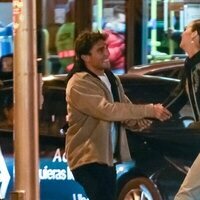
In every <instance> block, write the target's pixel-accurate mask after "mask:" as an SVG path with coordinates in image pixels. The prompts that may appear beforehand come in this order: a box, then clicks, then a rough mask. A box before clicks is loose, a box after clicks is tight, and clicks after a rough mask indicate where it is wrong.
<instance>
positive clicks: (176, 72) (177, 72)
mask: <svg viewBox="0 0 200 200" xmlns="http://www.w3.org/2000/svg"><path fill="white" fill-rule="evenodd" d="M181 73H182V69H181V68H180V67H177V68H167V69H164V70H162V69H160V70H154V71H149V72H147V75H155V76H162V77H169V78H177V79H180V76H181Z"/></svg>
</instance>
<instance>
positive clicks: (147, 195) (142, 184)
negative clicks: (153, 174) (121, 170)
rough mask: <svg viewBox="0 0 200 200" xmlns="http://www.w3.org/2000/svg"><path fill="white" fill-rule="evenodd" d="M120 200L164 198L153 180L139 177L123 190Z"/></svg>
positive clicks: (158, 199) (159, 199)
mask: <svg viewBox="0 0 200 200" xmlns="http://www.w3.org/2000/svg"><path fill="white" fill-rule="evenodd" d="M118 200H162V198H161V196H160V193H159V191H158V189H157V188H156V186H155V185H154V183H153V182H152V181H151V180H149V179H148V178H145V177H137V178H134V179H131V180H130V181H128V182H127V183H126V184H125V185H124V186H123V187H122V188H121V191H120V193H119V196H118Z"/></svg>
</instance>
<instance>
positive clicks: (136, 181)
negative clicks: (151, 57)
mask: <svg viewBox="0 0 200 200" xmlns="http://www.w3.org/2000/svg"><path fill="white" fill-rule="evenodd" d="M65 79H66V76H65V75H63V76H62V75H57V76H51V77H44V78H43V99H44V102H43V106H42V109H41V110H40V111H39V115H40V116H39V119H40V121H39V131H40V139H39V142H40V169H39V178H40V191H41V195H40V197H41V200H57V199H59V200H62V199H63V200H64V199H67V200H79V199H87V197H86V196H85V193H84V190H83V188H82V187H81V186H80V185H79V184H78V183H77V182H75V181H74V180H73V175H72V173H71V171H70V170H69V167H68V165H67V160H66V159H65V156H64V143H65V139H64V138H65V136H64V135H62V134H60V130H62V127H63V126H64V125H65V123H66V122H65V121H66V114H67V113H66V101H65V87H66V85H65ZM120 79H121V81H122V84H123V86H124V89H125V93H126V94H127V95H128V96H129V98H130V99H131V101H132V102H134V103H149V102H163V101H164V99H165V98H166V97H167V96H168V94H169V93H170V91H171V90H172V89H174V88H175V87H176V85H177V84H178V83H179V80H178V79H172V78H164V77H155V76H146V75H134V74H125V75H121V76H120ZM2 83H3V84H2V85H1V86H0V101H1V103H0V106H1V107H0V109H1V112H0V113H1V116H0V117H1V123H0V149H1V150H0V162H1V163H0V172H1V173H0V182H1V184H0V191H1V192H0V195H1V196H0V199H8V198H9V195H10V192H11V190H12V189H13V181H14V179H15V177H14V173H13V171H14V170H13V169H14V160H13V126H12V123H10V122H12V120H11V121H10V120H9V116H12V106H13V104H12V99H13V97H12V96H13V95H12V92H13V87H12V80H6V81H3V82H2ZM8 111H11V114H10V115H9V114H8V113H9V112H8ZM188 119H190V118H187V117H182V116H181V115H180V113H175V115H174V117H173V118H172V119H171V120H170V121H168V122H164V123H160V122H158V121H155V122H154V123H153V125H152V127H151V128H150V129H148V130H144V131H143V132H130V131H128V130H127V135H128V140H129V145H130V149H131V153H132V158H133V161H132V162H129V163H120V164H118V165H117V166H116V169H117V181H118V200H125V199H130V200H131V199H138V198H140V199H147V200H161V199H163V200H164V199H165V200H167V199H172V198H173V196H174V194H175V193H176V191H177V190H178V187H179V186H180V183H181V181H182V180H183V177H184V176H185V173H186V172H187V169H188V168H186V167H188V166H190V164H191V162H192V161H193V160H194V158H195V156H196V155H197V153H198V150H199V149H198V145H197V144H198V133H197V131H196V132H195V131H193V130H189V129H187V128H186V123H187V122H188ZM2 166H4V167H2ZM52 188H55V189H54V190H52Z"/></svg>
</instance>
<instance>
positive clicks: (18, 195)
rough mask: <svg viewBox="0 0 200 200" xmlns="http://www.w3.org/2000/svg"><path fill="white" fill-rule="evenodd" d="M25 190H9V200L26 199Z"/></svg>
mask: <svg viewBox="0 0 200 200" xmlns="http://www.w3.org/2000/svg"><path fill="white" fill-rule="evenodd" d="M25 196H26V192H25V190H16V191H13V192H11V200H26V197H25Z"/></svg>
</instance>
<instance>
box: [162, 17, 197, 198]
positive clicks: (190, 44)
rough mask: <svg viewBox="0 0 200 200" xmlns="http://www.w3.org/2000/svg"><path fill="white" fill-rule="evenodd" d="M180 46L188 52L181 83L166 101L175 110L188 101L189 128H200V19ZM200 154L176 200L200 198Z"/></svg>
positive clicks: (189, 26) (189, 29) (184, 37)
mask: <svg viewBox="0 0 200 200" xmlns="http://www.w3.org/2000/svg"><path fill="white" fill-rule="evenodd" d="M180 47H181V48H182V49H183V50H184V51H185V52H186V53H187V58H186V60H185V65H184V73H183V76H182V80H181V83H180V85H179V87H178V88H177V89H176V91H175V92H174V93H173V94H172V95H171V97H170V98H169V100H168V102H166V105H167V107H168V108H169V110H171V111H173V109H176V108H177V107H178V106H180V104H181V103H183V102H185V101H188V100H189V102H190V105H191V107H192V111H193V116H194V123H192V124H191V125H190V126H189V128H195V129H197V128H198V129H199V128H200V19H197V20H194V21H192V22H190V23H189V24H188V26H187V27H186V28H185V31H184V32H183V33H182V38H181V43H180ZM199 167H200V156H198V157H197V158H196V160H195V161H194V163H193V165H192V167H191V169H190V170H189V172H188V174H187V175H186V177H185V180H184V181H183V183H182V185H181V187H180V189H179V191H178V193H177V195H176V197H175V200H199V199H200V171H199Z"/></svg>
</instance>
